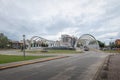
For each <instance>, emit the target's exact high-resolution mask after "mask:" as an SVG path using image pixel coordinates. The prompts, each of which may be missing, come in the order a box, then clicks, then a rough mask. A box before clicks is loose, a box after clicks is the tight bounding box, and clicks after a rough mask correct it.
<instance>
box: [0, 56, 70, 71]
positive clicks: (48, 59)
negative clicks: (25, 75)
mask: <svg viewBox="0 0 120 80" xmlns="http://www.w3.org/2000/svg"><path fill="white" fill-rule="evenodd" d="M67 57H69V56H60V57H52V58H47V59H43V60H38V61H32V62H29V61H28V62H23V63H19V64H14V65H7V66H0V70H5V69H9V68H15V67H19V66H24V65H29V64H35V63H40V62H46V61H51V60H55V59H61V58H67Z"/></svg>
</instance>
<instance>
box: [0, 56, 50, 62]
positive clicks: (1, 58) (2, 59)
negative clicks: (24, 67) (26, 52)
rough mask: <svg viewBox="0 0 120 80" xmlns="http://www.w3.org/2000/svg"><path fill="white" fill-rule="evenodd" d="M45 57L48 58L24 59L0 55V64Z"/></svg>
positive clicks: (30, 57) (32, 57)
mask: <svg viewBox="0 0 120 80" xmlns="http://www.w3.org/2000/svg"><path fill="white" fill-rule="evenodd" d="M46 57H50V56H26V57H25V59H24V57H23V56H14V55H0V64H3V63H10V62H17V61H24V60H32V59H38V58H46Z"/></svg>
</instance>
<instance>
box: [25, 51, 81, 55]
mask: <svg viewBox="0 0 120 80" xmlns="http://www.w3.org/2000/svg"><path fill="white" fill-rule="evenodd" d="M26 52H28V53H48V54H49V53H68V54H69V53H73V54H74V53H81V52H77V51H76V50H48V51H47V52H42V51H40V50H36V51H26Z"/></svg>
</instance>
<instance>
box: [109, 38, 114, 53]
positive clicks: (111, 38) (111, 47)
mask: <svg viewBox="0 0 120 80" xmlns="http://www.w3.org/2000/svg"><path fill="white" fill-rule="evenodd" d="M109 39H110V53H111V50H112V39H113V38H109Z"/></svg>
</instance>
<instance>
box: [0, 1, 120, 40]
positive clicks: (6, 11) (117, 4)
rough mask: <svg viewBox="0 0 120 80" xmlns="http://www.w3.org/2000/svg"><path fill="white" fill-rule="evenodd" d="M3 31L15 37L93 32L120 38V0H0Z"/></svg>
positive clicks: (53, 37)
mask: <svg viewBox="0 0 120 80" xmlns="http://www.w3.org/2000/svg"><path fill="white" fill-rule="evenodd" d="M0 32H2V33H4V34H5V35H7V36H8V37H9V38H10V39H13V40H20V39H22V35H23V34H25V35H26V38H28V39H29V38H31V37H32V36H41V37H44V38H46V39H50V40H57V39H59V38H60V35H61V34H69V35H74V36H77V37H79V36H81V35H82V34H91V35H93V36H95V38H96V39H99V40H101V41H103V42H109V41H110V40H109V38H111V37H112V38H114V39H116V38H120V0H0Z"/></svg>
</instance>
